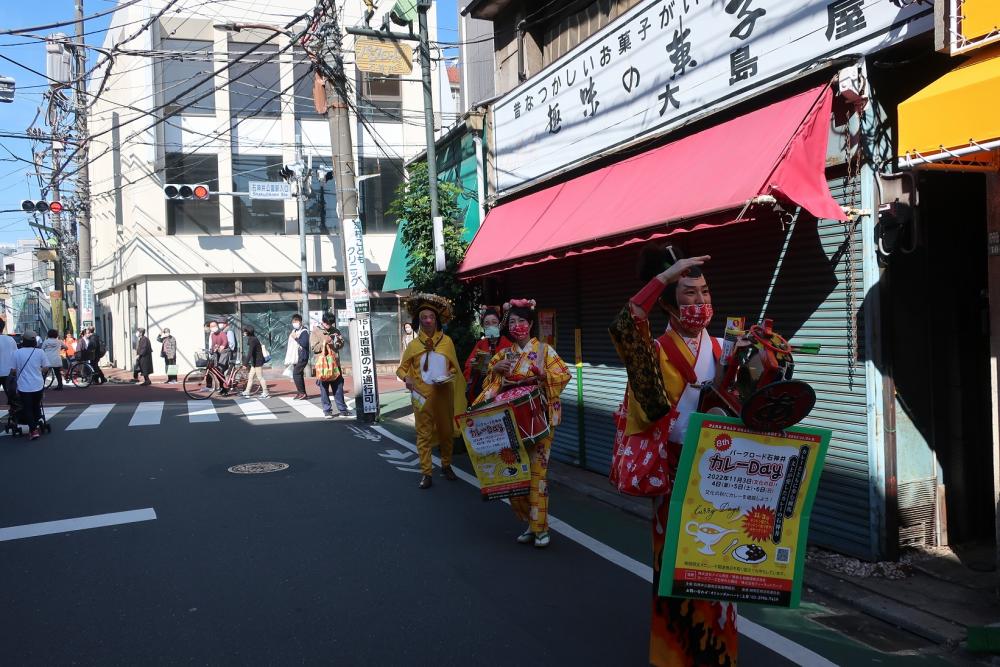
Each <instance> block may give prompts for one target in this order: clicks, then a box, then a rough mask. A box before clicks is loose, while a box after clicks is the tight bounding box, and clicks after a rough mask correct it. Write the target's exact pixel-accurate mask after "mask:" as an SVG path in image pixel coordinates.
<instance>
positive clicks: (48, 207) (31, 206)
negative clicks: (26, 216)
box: [21, 199, 63, 213]
mask: <svg viewBox="0 0 1000 667" xmlns="http://www.w3.org/2000/svg"><path fill="white" fill-rule="evenodd" d="M21 210H22V211H24V212H25V213H48V212H49V211H51V212H53V213H62V212H63V205H62V202H58V201H53V202H48V201H45V200H44V199H40V200H38V201H32V200H30V199H24V200H22V201H21Z"/></svg>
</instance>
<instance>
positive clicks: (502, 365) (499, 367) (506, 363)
mask: <svg viewBox="0 0 1000 667" xmlns="http://www.w3.org/2000/svg"><path fill="white" fill-rule="evenodd" d="M513 366H514V364H513V362H512V361H511V360H510V359H504V360H503V361H498V362H497V363H496V364H495V365H494V366H493V371H494V372H496V373H500V374H501V375H509V374H510V371H511V368H512V367H513Z"/></svg>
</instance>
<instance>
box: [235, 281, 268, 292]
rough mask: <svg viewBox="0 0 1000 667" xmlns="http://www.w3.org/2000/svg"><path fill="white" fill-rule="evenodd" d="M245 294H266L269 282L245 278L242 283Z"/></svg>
mask: <svg viewBox="0 0 1000 667" xmlns="http://www.w3.org/2000/svg"><path fill="white" fill-rule="evenodd" d="M240 283H241V285H240V288H241V289H242V292H243V293H244V294H266V293H267V281H266V280H264V279H263V278H244V279H243V280H241V281H240Z"/></svg>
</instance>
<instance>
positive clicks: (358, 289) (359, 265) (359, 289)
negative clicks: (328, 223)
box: [343, 218, 371, 314]
mask: <svg viewBox="0 0 1000 667" xmlns="http://www.w3.org/2000/svg"><path fill="white" fill-rule="evenodd" d="M343 230H344V252H345V253H346V255H347V256H346V257H345V258H344V264H345V266H344V277H345V279H346V281H347V298H348V299H350V300H351V301H352V302H353V303H354V312H355V313H357V314H361V313H368V312H371V308H370V307H369V299H370V293H369V291H368V266H367V264H366V262H365V236H364V227H362V225H361V219H360V218H353V219H348V220H344V222H343Z"/></svg>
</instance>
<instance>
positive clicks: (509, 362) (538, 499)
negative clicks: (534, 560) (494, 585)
mask: <svg viewBox="0 0 1000 667" xmlns="http://www.w3.org/2000/svg"><path fill="white" fill-rule="evenodd" d="M503 308H504V319H505V321H506V327H507V332H508V335H509V336H510V339H511V341H512V343H513V344H512V345H511V346H510V347H509V348H507V349H506V350H503V351H501V352H499V353H497V355H496V356H494V357H493V359H492V360H491V361H490V372H489V375H488V376H487V378H486V381H485V382H484V383H483V393H482V396H480V397H479V398H477V399H476V402H477V403H479V402H483V401H489V400H493V399H495V398H497V399H499V400H502V399H503V392H504V391H507V390H509V389H514V388H517V387H522V386H535V387H538V389H539V392H540V393H541V397H542V399H543V401H542V402H541V404H539V405H538V407H537V408H536V409H537V410H540V411H543V412H544V413H545V417H546V418H547V420H548V424H549V433H548V435H546V436H545V437H544V438H541V439H540V440H538V441H536V442H535V443H534V444H533V445H531V446H530V447H529V454H530V457H529V458H530V463H531V487H530V490H529V495H528V497H527V498H525V497H524V496H518V497H516V498H511V499H510V506H511V509H513V510H514V513H515V514H517V516H518V518H519V519H521V520H522V521H526V522H527V523H528V527H527V529H526V530H525V531H524V532H523V533H521V535H519V536H518V538H517V541H518V543H520V544H534V545H535V546H536V547H539V548H544V547H547V546H548V545H549V541H550V539H551V538H550V536H549V491H548V480H547V479H546V478H547V473H548V467H549V453H550V452H551V450H552V440H553V438H554V437H555V428H556V427H557V426H559V424H561V423H562V403H561V402H560V400H559V396H560V395H561V394H562V391H563V389H564V388H565V387H566V385H567V384H569V380H570V374H569V369H568V368H566V364H565V363H563V360H562V359H561V358H560V357H559V355H558V354H557V353H556V351H555V349H554V348H553V347H552V346H551V345H549V344H548V343H543V342H541V341H539V340H538V339H537V338H535V337H534V336H532V335H531V333H532V329H533V328H534V326H535V322H536V321H537V318H536V315H535V301H534V300H533V299H511V300H510V301H509V302H508V303H505V304H504V306H503Z"/></svg>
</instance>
